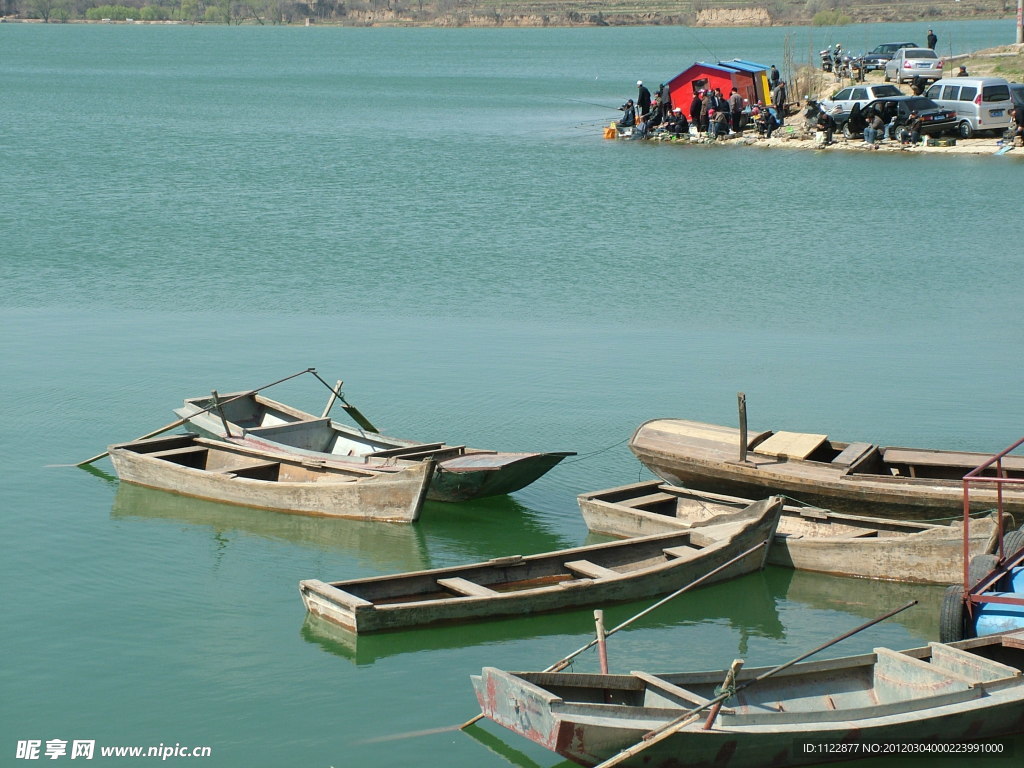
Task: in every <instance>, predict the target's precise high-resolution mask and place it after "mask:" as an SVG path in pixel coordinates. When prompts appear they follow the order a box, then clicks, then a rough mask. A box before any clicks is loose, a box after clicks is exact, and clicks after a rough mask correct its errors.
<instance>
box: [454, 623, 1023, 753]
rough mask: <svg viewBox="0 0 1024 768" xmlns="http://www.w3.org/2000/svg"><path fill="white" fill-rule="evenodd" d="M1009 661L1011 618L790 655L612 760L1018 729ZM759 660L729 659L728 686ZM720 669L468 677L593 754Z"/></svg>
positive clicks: (1018, 689) (661, 719)
mask: <svg viewBox="0 0 1024 768" xmlns="http://www.w3.org/2000/svg"><path fill="white" fill-rule="evenodd" d="M1022 669H1024V631H1021V632H1013V633H1007V634H1003V635H991V636H988V637H983V638H977V639H974V640H965V641H963V642H958V643H948V644H943V643H929V644H928V646H927V647H925V648H914V649H911V650H906V651H899V652H897V651H892V650H890V649H888V648H876V649H875V650H874V653H868V654H862V655H859V656H849V657H846V658H838V659H829V660H826V661H807V662H803V663H800V664H794V665H793V666H791V667H789V668H787V669H784V670H782V671H780V672H778V673H777V674H775V675H773V676H771V677H766V678H765V679H764V680H762V681H760V682H757V683H755V684H752V685H750V686H748V687H746V688H744V689H743V690H739V691H737V693H736V694H735V695H734V696H733V697H732V698H729V699H727V700H726V701H725V704H724V706H723V707H722V709H721V711H720V712H719V715H718V717H717V719H716V720H715V722H714V724H713V726H712V727H711V728H710V729H708V730H703V724H704V718H703V717H700V718H698V719H697V720H696V722H693V723H691V724H689V725H685V726H683V727H681V728H679V729H678V730H677V731H675V732H674V733H671V734H670V735H668V736H667V737H666V738H665V739H663V740H661V741H657V742H655V741H654V740H651V744H650V746H649V747H648V748H647V749H644V750H643V751H641V752H640V753H639V754H637V755H636V756H635V757H633V758H632V759H631V760H630V761H628V762H627V763H625V764H626V765H631V766H635V765H643V766H645V768H685V767H686V766H711V765H728V766H729V768H762V766H765V765H772V766H788V765H798V764H799V765H804V764H808V763H815V764H817V763H821V762H828V761H833V760H845V759H850V758H852V757H866V756H868V755H870V754H873V753H872V752H869V751H863V752H859V753H857V754H853V753H851V752H850V750H849V749H843V748H842V747H843V746H844V745H846V746H849V745H850V744H851V743H853V744H858V745H861V747H871V745H881V744H900V743H905V744H908V745H910V746H913V745H915V744H916V745H927V744H929V743H943V742H945V743H949V742H956V743H965V742H971V741H976V740H980V739H988V738H993V737H997V736H1005V735H1009V734H1016V733H1021V732H1022V731H1024V720H1022V718H1021V712H1022V708H1024V677H1022V675H1021V670H1022ZM767 671H769V668H760V669H758V668H750V669H747V668H743V669H741V670H740V672H739V675H738V676H737V678H736V683H737V687H739V686H742V685H743V683H744V682H746V681H749V680H752V679H753V678H756V677H757V676H759V675H761V674H763V673H765V672H767ZM724 678H725V671H724V670H722V671H716V672H689V673H673V674H648V673H645V672H632V673H630V674H628V675H602V674H580V673H565V672H504V671H502V670H499V669H495V668H493V667H485V668H484V670H483V672H482V673H481V674H480V675H479V676H473V677H472V681H473V686H474V688H475V689H476V695H477V698H478V699H479V701H480V707H481V711H482V712H483V714H484V715H485V716H487V717H488V718H490V719H491V720H493V721H494V722H496V723H498V724H499V725H502V726H504V727H505V728H508V729H510V730H512V731H514V732H515V733H518V734H520V735H522V736H525V737H526V738H528V739H530V740H531V741H534V742H536V743H538V744H540V745H542V746H544V747H547V748H548V749H550V750H552V751H553V752H557V753H558V754H559V755H561V756H563V757H566V758H568V759H570V760H573V761H574V762H577V763H579V764H580V765H587V766H592V765H596V764H598V763H601V762H603V761H605V760H608V759H610V758H612V757H614V756H616V755H617V754H618V753H619V752H621V751H622V750H624V749H627V748H629V747H631V746H633V745H635V744H637V743H638V742H640V741H641V739H642V738H643V736H644V735H645V734H646V733H649V732H650V731H652V730H654V729H656V728H659V727H662V726H665V725H667V724H668V723H669V722H671V721H672V720H674V719H676V718H678V717H679V716H680V715H681V714H683V713H684V712H686V711H688V710H690V709H693V708H696V707H699V706H701V705H703V704H706V703H707V702H708V701H709V700H711V699H713V698H715V696H716V693H717V692H716V688H717V686H719V685H721V684H722V681H723V679H724ZM808 744H810V745H813V746H812V747H811V748H810V749H808V748H807V747H805V745H808ZM830 747H832V749H830ZM880 753H881V752H880V751H879V754H880ZM936 754H941V753H936ZM933 756H934V755H933Z"/></svg>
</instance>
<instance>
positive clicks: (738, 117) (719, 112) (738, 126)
mask: <svg viewBox="0 0 1024 768" xmlns="http://www.w3.org/2000/svg"><path fill="white" fill-rule="evenodd" d="M769 83H770V85H771V88H772V90H771V98H772V105H770V106H767V105H765V103H764V101H758V102H757V103H755V104H751V103H750V100H749V99H745V98H743V97H742V96H741V95H740V93H739V90H738V89H737V88H733V89H732V92H731V93H730V94H729V96H728V97H726V96H725V94H723V93H722V89H721V88H701V89H698V90H697V91H696V92H695V93H694V95H693V99H692V100H691V102H690V104H689V105H688V109H687V110H686V111H684V110H683V108H682V107H681V106H673V104H672V97H671V94H670V93H669V89H668V88H667V87H666V86H665V84H664V83H662V84H661V85H660V86H659V87H658V90H657V91H656V92H655V93H654V95H653V96H652V95H651V92H650V89H648V88H647V87H646V86H645V85H644V83H643V81H642V80H637V82H636V85H637V98H636V100H635V101H634V100H633V99H629V100H628V101H627V102H626V103H625V104H623V105H622V106H621V107H619V109H620V110H622V113H623V115H622V118H621V119H620V120H618V121H617V123H616V124H617V125H618V127H619V128H631V129H632V136H633V137H634V138H647V137H648V136H651V135H655V134H668V135H669V136H682V135H686V134H691V135H692V134H694V133H695V134H697V135H702V136H706V137H707V138H709V139H712V140H714V139H717V138H720V137H723V136H730V135H735V134H738V133H742V132H743V131H744V130H745V129H747V128H748V127H753V128H754V129H755V130H756V131H757V134H758V135H759V136H764V137H765V138H769V139H770V138H771V137H772V133H773V132H774V131H776V130H778V129H779V128H781V127H782V126H783V125H784V124H785V121H786V114H785V107H784V105H785V104H786V100H787V96H788V94H787V90H786V83H785V81H784V80H782V79H781V78H780V77H779V72H778V70H777V69H776V68H775V66H774V65H772V69H771V73H770V75H769Z"/></svg>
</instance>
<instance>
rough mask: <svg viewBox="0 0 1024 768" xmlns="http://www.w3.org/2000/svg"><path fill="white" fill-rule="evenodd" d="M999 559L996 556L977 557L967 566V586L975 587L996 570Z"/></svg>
mask: <svg viewBox="0 0 1024 768" xmlns="http://www.w3.org/2000/svg"><path fill="white" fill-rule="evenodd" d="M998 562H999V558H998V557H997V556H995V555H975V556H974V557H972V558H971V562H970V563H968V564H967V586H969V587H973V586H974V585H975V584H977V583H978V582H979V581H981V580H982V579H983V578H985V577H986V576H988V575H989V574H990V573H991V572H992V571H993V570H995V567H996V564H997V563H998Z"/></svg>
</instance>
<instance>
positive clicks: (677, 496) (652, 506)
mask: <svg viewBox="0 0 1024 768" xmlns="http://www.w3.org/2000/svg"><path fill="white" fill-rule="evenodd" d="M578 501H579V505H580V511H581V512H582V513H583V520H584V522H586V524H587V528H589V529H590V530H591V531H593V532H594V533H602V534H605V535H608V536H620V537H631V536H650V535H652V534H655V533H669V532H670V531H685V530H690V529H692V528H694V527H699V526H701V525H705V524H706V522H707V521H708V520H709V519H710V520H714V517H715V516H716V515H720V514H722V513H723V512H727V511H729V510H735V509H740V508H742V507H744V506H746V505H748V504H750V500H749V499H741V498H738V497H736V496H724V495H722V494H717V493H709V492H704V491H693V490H690V489H688V488H679V487H677V486H673V485H666V484H664V483H660V482H658V481H657V480H653V481H649V482H645V483H634V484H632V485H623V486H620V487H618V488H609V489H608V490H605V491H595V492H593V493H583V494H580V496H579V497H578ZM996 534H997V532H996V519H995V516H994V515H989V516H986V517H982V518H977V519H975V520H972V521H971V539H970V551H971V554H972V555H976V554H983V553H986V552H992V551H993V550H994V548H995V546H996V543H997V542H996ZM963 546H964V526H963V520H957V521H954V522H953V523H952V524H950V525H936V524H934V523H914V522H908V521H902V520H895V519H884V518H879V517H861V516H858V515H844V514H841V513H838V512H829V511H827V510H823V509H818V508H817V507H798V506H794V505H786V506H784V507H783V509H782V517H781V519H780V520H779V527H778V529H777V530H776V531H775V539H774V541H773V543H772V547H771V549H770V550H769V553H768V562H769V563H772V564H773V565H783V566H788V567H790V568H798V569H800V570H805V571H817V572H818V573H830V574H834V575H837V576H857V577H862V578H869V579H887V580H891V581H909V582H917V583H920V584H952V583H955V582H957V581H960V580H961V579H963Z"/></svg>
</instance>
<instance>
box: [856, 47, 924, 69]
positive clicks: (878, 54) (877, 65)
mask: <svg viewBox="0 0 1024 768" xmlns="http://www.w3.org/2000/svg"><path fill="white" fill-rule="evenodd" d="M920 47H921V46H919V45H918V44H917V43H882V44H881V45H879V46H878V47H876V48H875V49H874V50H873V51H871V52H870V53H865V54H864V55H863V56H858V57H857V59H856V61H857V62H858V63H859V64H860V65H861V68H862V69H863V70H864V71H865V72H870V71H871V70H873V69H884V68H885V62H887V61H888V60H889V59H891V58H892V56H893V54H894V53H896V51H898V50H899V49H900V48H920Z"/></svg>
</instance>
